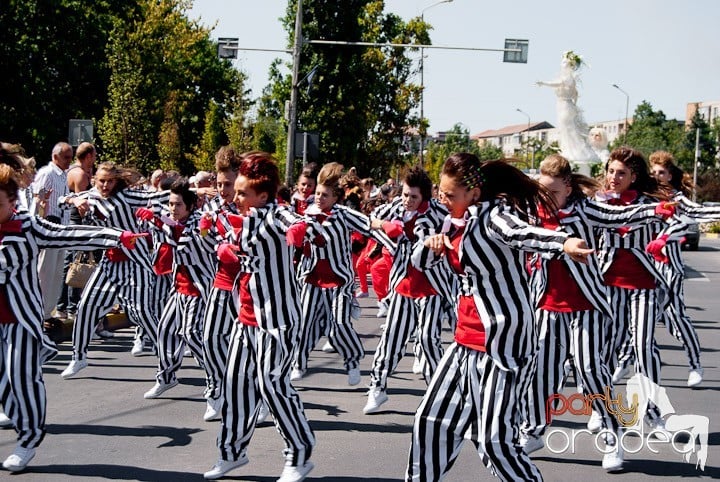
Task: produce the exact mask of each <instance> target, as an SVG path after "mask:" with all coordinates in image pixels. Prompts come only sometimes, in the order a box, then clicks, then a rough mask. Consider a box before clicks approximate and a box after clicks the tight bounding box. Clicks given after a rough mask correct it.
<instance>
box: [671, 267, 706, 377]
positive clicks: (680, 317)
mask: <svg viewBox="0 0 720 482" xmlns="http://www.w3.org/2000/svg"><path fill="white" fill-rule="evenodd" d="M684 281H685V276H684V275H682V274H677V273H674V272H673V275H672V276H671V278H670V280H669V283H668V284H669V286H670V289H669V292H667V293H666V294H667V296H668V305H667V307H666V308H665V312H664V313H663V318H664V319H665V323H666V325H667V327H668V330H670V333H671V334H672V335H673V336H674V337H675V338H676V339H677V340H679V341H680V343H682V345H683V348H684V349H685V354H686V355H687V357H688V364H689V366H690V369H691V370H698V369H700V368H701V367H702V364H701V363H700V340H699V339H698V335H697V331H695V327H694V326H693V323H692V320H691V319H690V316H688V314H687V309H686V307H685V287H684V286H683V282H684Z"/></svg>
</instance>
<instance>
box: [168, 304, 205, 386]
mask: <svg viewBox="0 0 720 482" xmlns="http://www.w3.org/2000/svg"><path fill="white" fill-rule="evenodd" d="M204 313H205V302H204V301H203V299H202V296H190V295H184V294H181V293H178V292H173V294H172V295H171V296H170V298H169V299H168V303H167V305H165V309H164V310H163V314H162V317H161V318H160V325H159V326H158V372H157V375H156V376H155V378H156V379H157V381H158V382H161V383H170V382H172V381H173V380H175V378H176V376H175V372H177V371H178V369H179V368H180V365H182V359H183V356H184V353H185V346H186V345H187V347H188V348H189V349H190V352H191V353H192V356H193V357H194V358H195V360H196V361H197V363H198V365H200V367H202V368H204V367H205V363H204V360H203V342H202V316H203V314H204ZM206 375H207V373H206Z"/></svg>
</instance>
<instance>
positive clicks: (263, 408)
mask: <svg viewBox="0 0 720 482" xmlns="http://www.w3.org/2000/svg"><path fill="white" fill-rule="evenodd" d="M268 415H270V407H268V405H267V403H265V402H260V406H259V407H258V414H257V419H256V420H255V425H257V424H259V423H263V422H264V421H265V420H267V418H268Z"/></svg>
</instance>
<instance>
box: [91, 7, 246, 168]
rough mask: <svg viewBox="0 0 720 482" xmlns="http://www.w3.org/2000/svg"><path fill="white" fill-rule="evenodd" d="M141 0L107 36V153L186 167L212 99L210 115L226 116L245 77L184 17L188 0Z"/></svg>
mask: <svg viewBox="0 0 720 482" xmlns="http://www.w3.org/2000/svg"><path fill="white" fill-rule="evenodd" d="M138 3H139V6H140V8H139V11H138V13H137V14H136V15H133V16H132V18H130V19H128V20H127V21H119V22H117V23H116V25H115V28H113V30H112V33H111V35H110V41H109V45H108V58H109V61H110V67H111V80H110V87H109V90H108V97H109V105H108V108H107V109H106V110H105V115H104V116H103V118H102V119H101V121H100V124H99V133H100V136H101V140H102V141H103V145H104V146H105V150H106V158H108V159H111V160H115V161H117V162H119V163H121V164H130V165H134V166H136V167H137V168H139V169H140V170H141V171H143V172H149V171H151V170H153V169H154V168H155V167H156V166H157V165H158V163H159V162H162V164H163V166H164V167H166V168H174V169H178V170H179V171H180V172H182V173H184V174H188V173H190V172H192V171H194V170H195V166H194V165H193V162H192V160H193V150H194V148H196V146H197V144H198V141H199V140H200V139H201V137H202V135H203V132H204V130H205V120H206V118H207V114H206V109H207V108H208V106H211V105H213V104H211V100H212V101H214V102H215V104H214V105H215V106H216V107H217V109H218V112H216V113H214V114H212V116H211V117H210V118H211V119H212V118H213V117H220V118H221V119H225V118H226V117H227V114H226V112H228V111H229V110H230V109H231V108H232V107H231V106H234V105H235V104H234V102H236V101H237V96H238V95H242V92H243V89H242V83H243V80H244V77H243V76H242V75H241V74H240V73H239V72H238V71H236V70H235V69H233V68H232V64H231V63H230V62H229V61H228V60H221V59H218V57H217V44H216V43H214V42H213V41H211V39H210V31H209V30H208V29H206V28H204V27H202V26H200V25H199V24H198V22H196V21H190V20H189V19H188V17H187V16H186V12H187V10H188V8H189V7H190V4H191V3H190V2H189V1H188V0H138ZM211 127H212V126H211ZM217 147H219V146H215V148H214V149H213V147H212V146H210V145H205V146H204V147H203V149H204V150H207V151H212V150H216V149H217Z"/></svg>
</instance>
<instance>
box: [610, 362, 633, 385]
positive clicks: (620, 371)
mask: <svg viewBox="0 0 720 482" xmlns="http://www.w3.org/2000/svg"><path fill="white" fill-rule="evenodd" d="M629 371H630V367H629V366H626V367H617V368H616V369H615V371H614V372H613V376H612V382H613V383H615V384H616V383H620V382H621V381H622V379H623V378H625V375H627V374H628V372H629Z"/></svg>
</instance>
